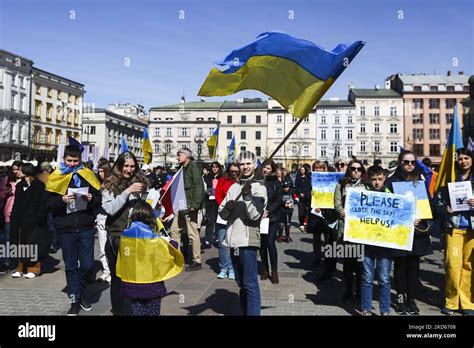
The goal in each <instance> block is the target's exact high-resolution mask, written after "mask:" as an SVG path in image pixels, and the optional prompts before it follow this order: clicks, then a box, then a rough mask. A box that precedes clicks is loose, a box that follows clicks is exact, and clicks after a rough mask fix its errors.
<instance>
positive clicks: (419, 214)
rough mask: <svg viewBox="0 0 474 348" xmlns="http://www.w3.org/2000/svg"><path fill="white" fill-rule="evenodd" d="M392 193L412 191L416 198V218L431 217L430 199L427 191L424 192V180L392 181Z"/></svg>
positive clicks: (402, 193)
mask: <svg viewBox="0 0 474 348" xmlns="http://www.w3.org/2000/svg"><path fill="white" fill-rule="evenodd" d="M392 186H393V193H397V194H400V195H404V194H406V193H407V192H412V193H413V194H414V195H415V198H416V218H417V219H432V218H433V214H432V213H431V207H430V201H429V198H428V193H427V192H426V186H425V182H424V181H423V180H418V181H415V182H413V181H400V182H394V183H392Z"/></svg>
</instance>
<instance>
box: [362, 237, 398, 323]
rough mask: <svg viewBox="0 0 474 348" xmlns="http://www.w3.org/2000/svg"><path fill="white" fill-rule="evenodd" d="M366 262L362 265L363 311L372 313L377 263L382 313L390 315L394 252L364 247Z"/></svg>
mask: <svg viewBox="0 0 474 348" xmlns="http://www.w3.org/2000/svg"><path fill="white" fill-rule="evenodd" d="M364 252H365V255H364V261H363V263H362V283H361V305H362V306H361V307H362V310H363V311H364V310H366V311H369V312H371V311H372V287H373V283H374V273H375V272H374V269H375V263H377V278H378V279H377V280H378V283H379V289H380V313H381V314H383V313H390V272H391V270H392V252H391V250H390V249H387V248H381V247H374V246H369V245H365V246H364Z"/></svg>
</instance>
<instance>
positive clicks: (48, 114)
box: [46, 103, 59, 120]
mask: <svg viewBox="0 0 474 348" xmlns="http://www.w3.org/2000/svg"><path fill="white" fill-rule="evenodd" d="M58 114H59V112H58V111H57V114H56V116H58ZM52 117H53V104H50V103H46V119H48V120H50V119H51V118H52ZM56 118H57V117H56Z"/></svg>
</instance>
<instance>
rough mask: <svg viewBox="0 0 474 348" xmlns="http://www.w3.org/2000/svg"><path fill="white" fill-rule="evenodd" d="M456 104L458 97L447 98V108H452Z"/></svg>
mask: <svg viewBox="0 0 474 348" xmlns="http://www.w3.org/2000/svg"><path fill="white" fill-rule="evenodd" d="M455 106H456V99H446V109H452V108H454V107H455Z"/></svg>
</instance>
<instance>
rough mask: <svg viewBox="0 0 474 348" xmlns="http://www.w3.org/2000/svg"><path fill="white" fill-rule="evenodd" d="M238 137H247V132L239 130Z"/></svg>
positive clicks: (242, 138)
mask: <svg viewBox="0 0 474 348" xmlns="http://www.w3.org/2000/svg"><path fill="white" fill-rule="evenodd" d="M240 139H241V140H245V139H247V132H246V131H240Z"/></svg>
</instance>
